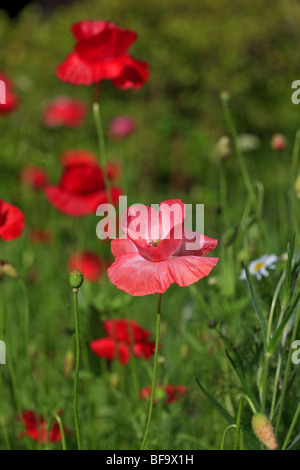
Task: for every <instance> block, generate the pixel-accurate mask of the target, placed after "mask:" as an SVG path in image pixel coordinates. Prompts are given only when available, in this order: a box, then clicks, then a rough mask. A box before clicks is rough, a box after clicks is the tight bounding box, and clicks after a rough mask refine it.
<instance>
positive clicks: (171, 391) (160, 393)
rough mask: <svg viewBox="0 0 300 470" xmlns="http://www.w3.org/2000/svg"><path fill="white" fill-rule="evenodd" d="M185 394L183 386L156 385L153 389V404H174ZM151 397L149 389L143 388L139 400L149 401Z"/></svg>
mask: <svg viewBox="0 0 300 470" xmlns="http://www.w3.org/2000/svg"><path fill="white" fill-rule="evenodd" d="M186 393H187V388H186V387H185V386H184V385H171V384H167V385H166V386H163V385H158V386H157V387H156V389H155V399H154V403H155V404H157V403H158V402H165V403H174V402H176V401H178V399H179V398H181V397H183V396H184V395H185V394H186ZM150 396H151V387H144V388H142V389H141V391H140V398H141V399H142V400H149V399H150Z"/></svg>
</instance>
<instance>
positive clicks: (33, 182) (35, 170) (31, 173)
mask: <svg viewBox="0 0 300 470" xmlns="http://www.w3.org/2000/svg"><path fill="white" fill-rule="evenodd" d="M20 180H21V183H23V184H26V185H27V186H30V187H31V188H33V189H37V190H38V189H42V188H43V187H44V186H45V185H46V184H47V182H48V176H47V174H46V172H45V171H44V170H43V169H42V168H40V167H38V166H36V165H29V166H27V167H26V168H24V169H23V170H22V171H21V174H20Z"/></svg>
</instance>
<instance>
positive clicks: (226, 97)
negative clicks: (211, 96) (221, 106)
mask: <svg viewBox="0 0 300 470" xmlns="http://www.w3.org/2000/svg"><path fill="white" fill-rule="evenodd" d="M230 97H231V96H230V93H229V91H227V90H224V91H222V92H221V93H220V98H221V101H223V103H228V101H229V100H230Z"/></svg>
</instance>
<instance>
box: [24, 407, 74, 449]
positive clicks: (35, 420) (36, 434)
mask: <svg viewBox="0 0 300 470" xmlns="http://www.w3.org/2000/svg"><path fill="white" fill-rule="evenodd" d="M18 419H19V420H20V421H22V423H23V424H24V426H25V428H26V430H25V431H21V433H20V438H22V437H24V435H27V436H29V437H30V438H31V439H34V440H35V441H37V442H42V443H43V444H46V443H47V441H48V442H59V441H61V432H60V428H59V424H58V422H57V421H56V420H55V422H54V423H53V425H52V427H51V428H50V430H49V434H48V439H47V428H48V424H47V422H46V421H45V419H44V417H43V415H37V414H36V413H35V412H34V411H31V410H26V411H23V413H22V416H19V417H18ZM64 431H65V432H66V433H69V432H70V431H69V430H68V429H67V428H64Z"/></svg>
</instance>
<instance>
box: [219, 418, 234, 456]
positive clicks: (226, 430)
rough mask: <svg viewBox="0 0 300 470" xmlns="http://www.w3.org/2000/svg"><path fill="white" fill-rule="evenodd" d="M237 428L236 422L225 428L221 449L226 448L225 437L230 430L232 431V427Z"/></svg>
mask: <svg viewBox="0 0 300 470" xmlns="http://www.w3.org/2000/svg"><path fill="white" fill-rule="evenodd" d="M235 428H236V425H235V424H229V426H227V428H226V429H225V430H224V432H223V435H222V441H221V447H220V450H224V445H225V439H226V437H227V433H228V431H230V430H231V429H235Z"/></svg>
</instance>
